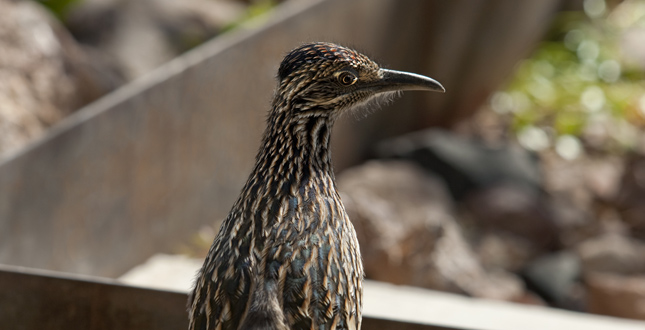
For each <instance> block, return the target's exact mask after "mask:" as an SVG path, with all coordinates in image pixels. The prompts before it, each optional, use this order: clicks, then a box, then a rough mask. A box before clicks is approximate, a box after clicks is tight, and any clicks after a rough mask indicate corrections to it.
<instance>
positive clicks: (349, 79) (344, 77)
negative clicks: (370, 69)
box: [338, 71, 358, 86]
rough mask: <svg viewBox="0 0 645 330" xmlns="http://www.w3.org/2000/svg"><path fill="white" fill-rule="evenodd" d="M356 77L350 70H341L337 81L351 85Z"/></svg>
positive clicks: (344, 84)
mask: <svg viewBox="0 0 645 330" xmlns="http://www.w3.org/2000/svg"><path fill="white" fill-rule="evenodd" d="M356 80H358V78H356V76H355V75H354V74H353V73H351V72H347V71H345V72H342V73H341V74H339V75H338V82H339V83H340V84H341V85H343V86H350V85H353V84H354V83H355V82H356Z"/></svg>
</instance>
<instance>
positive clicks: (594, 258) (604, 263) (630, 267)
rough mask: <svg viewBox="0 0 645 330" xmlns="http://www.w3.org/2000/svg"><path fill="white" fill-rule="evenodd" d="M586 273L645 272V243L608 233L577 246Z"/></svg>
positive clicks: (625, 273) (627, 273)
mask: <svg viewBox="0 0 645 330" xmlns="http://www.w3.org/2000/svg"><path fill="white" fill-rule="evenodd" d="M577 252H578V255H579V256H580V260H581V262H582V269H583V272H585V273H591V272H606V273H615V274H623V275H629V274H645V243H642V242H639V241H637V240H634V239H631V238H629V237H625V236H622V235H618V234H606V235H603V236H599V237H596V238H592V239H589V240H587V241H584V242H583V243H582V244H580V245H578V247H577Z"/></svg>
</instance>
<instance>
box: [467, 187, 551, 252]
mask: <svg viewBox="0 0 645 330" xmlns="http://www.w3.org/2000/svg"><path fill="white" fill-rule="evenodd" d="M464 206H465V209H466V212H467V213H468V214H469V217H470V218H471V219H472V220H471V221H472V222H473V226H477V227H478V230H488V231H490V230H494V231H499V232H505V233H509V234H512V235H515V236H516V237H520V238H522V239H524V240H525V242H526V244H528V245H530V246H532V247H533V250H537V251H543V250H546V249H548V248H552V247H553V246H554V245H555V244H556V242H557V239H558V236H557V230H556V226H555V224H554V222H555V220H554V219H553V214H552V213H551V210H550V209H549V204H548V200H547V199H546V198H544V196H543V195H542V194H541V193H539V192H538V191H536V190H533V189H530V188H527V187H526V186H520V185H513V184H499V185H494V186H490V187H487V188H484V189H481V190H479V191H476V192H473V193H471V194H470V195H469V196H468V198H467V199H466V200H465V202H464Z"/></svg>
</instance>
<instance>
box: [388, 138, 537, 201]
mask: <svg viewBox="0 0 645 330" xmlns="http://www.w3.org/2000/svg"><path fill="white" fill-rule="evenodd" d="M378 153H379V155H380V156H382V157H393V158H403V159H411V160H414V161H415V162H416V163H418V164H420V165H421V166H422V167H424V168H425V169H427V170H429V171H431V172H433V173H437V174H438V175H439V176H441V177H442V178H443V179H444V180H445V181H446V183H447V185H448V188H449V189H450V192H451V193H452V195H453V196H454V197H455V198H456V199H458V200H461V199H463V198H465V197H467V196H468V194H469V193H471V192H473V191H476V190H479V189H482V188H484V187H488V186H491V185H496V184H500V183H511V184H516V185H520V186H526V187H527V188H528V189H535V190H537V189H538V188H539V187H540V186H541V174H540V170H539V163H538V159H537V158H536V157H535V156H534V155H533V154H531V153H529V152H528V151H526V150H524V149H522V148H520V147H517V146H512V145H504V146H488V145H486V144H484V143H481V142H480V141H477V140H474V139H469V138H464V137H462V136H458V135H456V134H454V133H451V132H449V131H445V130H440V129H429V130H425V131H422V132H417V133H412V134H408V135H405V136H402V137H398V138H395V139H392V140H389V141H386V142H383V143H381V144H380V146H379V147H378Z"/></svg>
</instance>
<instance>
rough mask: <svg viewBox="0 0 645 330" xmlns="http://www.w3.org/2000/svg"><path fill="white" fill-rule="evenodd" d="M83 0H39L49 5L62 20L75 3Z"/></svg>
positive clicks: (44, 4)
mask: <svg viewBox="0 0 645 330" xmlns="http://www.w3.org/2000/svg"><path fill="white" fill-rule="evenodd" d="M81 1H82V0H38V2H40V3H41V4H42V5H43V6H45V7H47V8H48V9H49V10H50V11H51V12H52V13H54V15H56V17H58V19H60V20H62V18H63V17H65V14H66V13H67V11H68V10H69V9H70V8H71V7H72V6H73V5H75V4H76V3H78V2H81Z"/></svg>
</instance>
